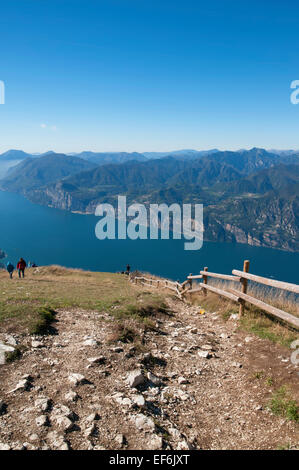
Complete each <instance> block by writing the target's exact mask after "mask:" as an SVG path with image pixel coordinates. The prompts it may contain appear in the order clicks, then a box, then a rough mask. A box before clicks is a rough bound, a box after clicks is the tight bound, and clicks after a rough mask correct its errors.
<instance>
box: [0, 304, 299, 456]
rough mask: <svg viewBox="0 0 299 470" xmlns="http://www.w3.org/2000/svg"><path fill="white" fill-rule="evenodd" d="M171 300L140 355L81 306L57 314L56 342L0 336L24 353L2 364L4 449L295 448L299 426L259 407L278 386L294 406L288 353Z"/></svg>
mask: <svg viewBox="0 0 299 470" xmlns="http://www.w3.org/2000/svg"><path fill="white" fill-rule="evenodd" d="M167 302H168V305H169V308H170V311H171V312H172V313H173V316H168V315H165V316H164V317H159V319H158V320H156V321H157V323H156V327H157V328H156V330H155V331H148V332H146V333H145V336H144V337H143V338H142V343H143V348H140V347H139V346H138V347H135V346H134V345H133V344H132V343H121V342H119V343H117V344H115V343H114V344H113V343H111V337H112V336H113V333H114V330H115V322H114V319H113V317H112V316H110V315H109V314H99V313H98V312H93V311H83V310H78V309H73V310H67V309H61V310H59V312H58V314H57V321H56V323H55V324H54V330H53V334H52V335H48V336H44V337H36V336H31V337H30V336H20V335H19V336H18V335H13V336H9V335H7V334H4V333H3V334H2V335H0V340H2V341H5V343H6V344H9V343H11V344H12V345H14V343H17V342H19V343H20V344H22V345H23V346H26V347H27V350H26V352H25V353H24V354H23V356H22V358H21V359H20V360H17V361H15V362H13V363H10V364H5V365H2V366H0V415H1V416H0V449H8V450H9V449H32V450H33V449H44V450H49V449H63V450H64V449H65V450H67V449H95V450H102V449H153V450H154V449H182V450H184V449H277V448H278V447H279V446H287V447H291V448H296V447H297V446H298V442H299V436H298V425H297V424H296V423H294V422H292V421H287V420H286V419H284V418H282V417H279V416H275V415H273V414H272V413H271V411H270V410H269V409H268V407H267V403H268V401H269V397H270V396H271V392H272V391H273V389H274V387H278V386H280V385H281V384H288V385H289V386H290V387H291V388H292V390H293V393H294V394H295V395H296V394H297V398H298V380H299V376H298V370H299V368H298V366H295V365H294V364H292V363H291V361H290V351H289V350H287V349H284V348H281V347H279V346H277V345H274V344H272V343H270V342H269V341H266V340H261V339H258V338H257V337H254V336H248V335H246V334H245V333H242V332H240V331H239V330H238V328H237V327H238V320H237V318H236V317H235V316H233V317H232V318H231V319H230V320H229V321H227V322H224V321H223V319H222V318H221V317H220V316H219V315H217V314H216V313H205V314H204V315H200V314H199V308H198V307H194V306H187V305H186V304H184V303H182V302H180V301H178V300H174V299H173V298H171V297H169V298H168V300H167Z"/></svg>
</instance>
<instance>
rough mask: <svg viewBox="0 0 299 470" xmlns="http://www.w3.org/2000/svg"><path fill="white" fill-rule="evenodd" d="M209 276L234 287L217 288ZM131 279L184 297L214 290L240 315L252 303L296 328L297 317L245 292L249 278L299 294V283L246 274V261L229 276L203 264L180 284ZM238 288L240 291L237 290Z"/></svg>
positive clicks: (247, 262)
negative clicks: (203, 266)
mask: <svg viewBox="0 0 299 470" xmlns="http://www.w3.org/2000/svg"><path fill="white" fill-rule="evenodd" d="M209 278H215V279H220V280H221V281H230V282H235V283H236V288H235V289H232V288H226V289H225V287H223V288H218V287H214V286H212V285H210V284H208V279H209ZM198 280H202V282H200V283H199V284H198V285H196V286H193V281H198ZM131 281H132V282H135V283H136V284H137V283H141V284H143V285H145V286H150V287H153V286H154V287H156V288H159V287H160V288H161V287H162V288H164V289H169V290H171V291H173V292H174V293H175V295H176V296H177V297H178V298H179V299H181V300H184V301H185V300H186V299H187V298H190V296H192V295H193V294H195V293H199V292H200V293H203V294H204V295H206V293H207V291H208V292H213V293H215V294H218V295H220V296H222V297H225V298H226V299H229V300H232V301H233V302H237V303H238V304H239V314H240V315H243V313H244V307H245V303H246V302H247V303H249V304H251V305H254V306H256V307H258V308H260V309H261V310H263V311H265V312H267V313H268V314H270V315H272V316H274V317H275V318H277V319H279V320H281V321H283V322H286V323H288V324H289V325H290V326H292V327H293V328H295V329H297V330H299V318H298V317H295V316H294V315H291V314H290V313H288V312H285V311H283V310H280V309H279V308H276V307H273V305H269V304H267V303H265V302H263V301H262V300H259V299H257V298H255V297H252V296H251V295H248V294H247V288H248V281H254V282H256V283H259V284H263V285H266V286H268V287H274V288H277V289H282V290H284V291H288V292H292V293H293V294H299V285H297V284H291V283H289V282H282V281H275V280H274V279H268V278H266V277H262V276H256V275H255V274H250V273H249V261H248V260H246V261H244V265H243V271H238V270H237V269H233V271H232V275H228V274H219V273H212V272H209V270H208V268H207V267H205V268H204V269H203V271H200V273H199V274H197V275H193V274H192V273H191V274H189V276H187V279H186V281H185V282H183V283H179V282H178V281H177V282H174V281H169V280H167V279H153V278H149V277H145V276H135V277H133V276H132V277H131ZM238 287H239V290H238Z"/></svg>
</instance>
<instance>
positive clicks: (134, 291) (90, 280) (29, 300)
mask: <svg viewBox="0 0 299 470" xmlns="http://www.w3.org/2000/svg"><path fill="white" fill-rule="evenodd" d="M0 283H1V289H0V325H1V329H5V330H6V331H11V332H13V331H22V332H34V331H35V326H36V325H37V324H38V323H39V321H40V319H41V316H42V314H43V312H45V311H46V310H47V309H48V310H49V309H50V310H51V311H56V310H57V309H61V308H82V309H85V310H96V311H99V312H102V311H105V312H109V313H111V314H112V315H114V316H115V317H116V318H121V317H129V316H130V315H131V317H134V314H136V309H135V312H134V311H133V310H134V309H133V310H132V307H131V306H139V307H140V306H141V305H143V304H144V305H146V304H148V305H150V304H151V303H152V304H153V305H155V304H159V303H160V304H161V303H162V302H163V298H162V296H157V294H155V293H154V294H153V293H151V292H146V293H144V294H143V293H142V290H141V289H140V288H139V287H137V288H136V287H135V286H133V285H132V284H131V283H130V282H129V280H128V277H127V276H125V275H121V274H111V273H97V272H89V271H83V270H80V269H67V268H64V267H61V266H48V267H40V268H31V269H27V270H26V277H25V279H18V278H17V277H16V276H15V277H14V279H12V280H11V279H9V278H8V275H7V273H6V272H5V271H0ZM45 309H46V310H45ZM130 309H131V310H130ZM135 317H136V319H141V315H135Z"/></svg>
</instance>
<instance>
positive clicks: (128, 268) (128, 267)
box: [126, 264, 131, 274]
mask: <svg viewBox="0 0 299 470" xmlns="http://www.w3.org/2000/svg"><path fill="white" fill-rule="evenodd" d="M130 270H131V266H130V265H129V264H127V271H126V274H130Z"/></svg>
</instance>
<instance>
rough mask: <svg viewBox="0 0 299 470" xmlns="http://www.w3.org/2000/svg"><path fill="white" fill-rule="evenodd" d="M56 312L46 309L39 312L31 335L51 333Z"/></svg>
mask: <svg viewBox="0 0 299 470" xmlns="http://www.w3.org/2000/svg"><path fill="white" fill-rule="evenodd" d="M55 315H56V312H55V310H53V309H51V308H49V307H44V308H42V309H41V310H39V311H38V313H37V315H36V317H35V319H34V321H33V322H32V325H31V327H30V330H29V333H30V334H31V335H46V334H49V333H50V332H51V325H52V323H53V322H54V321H55Z"/></svg>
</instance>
